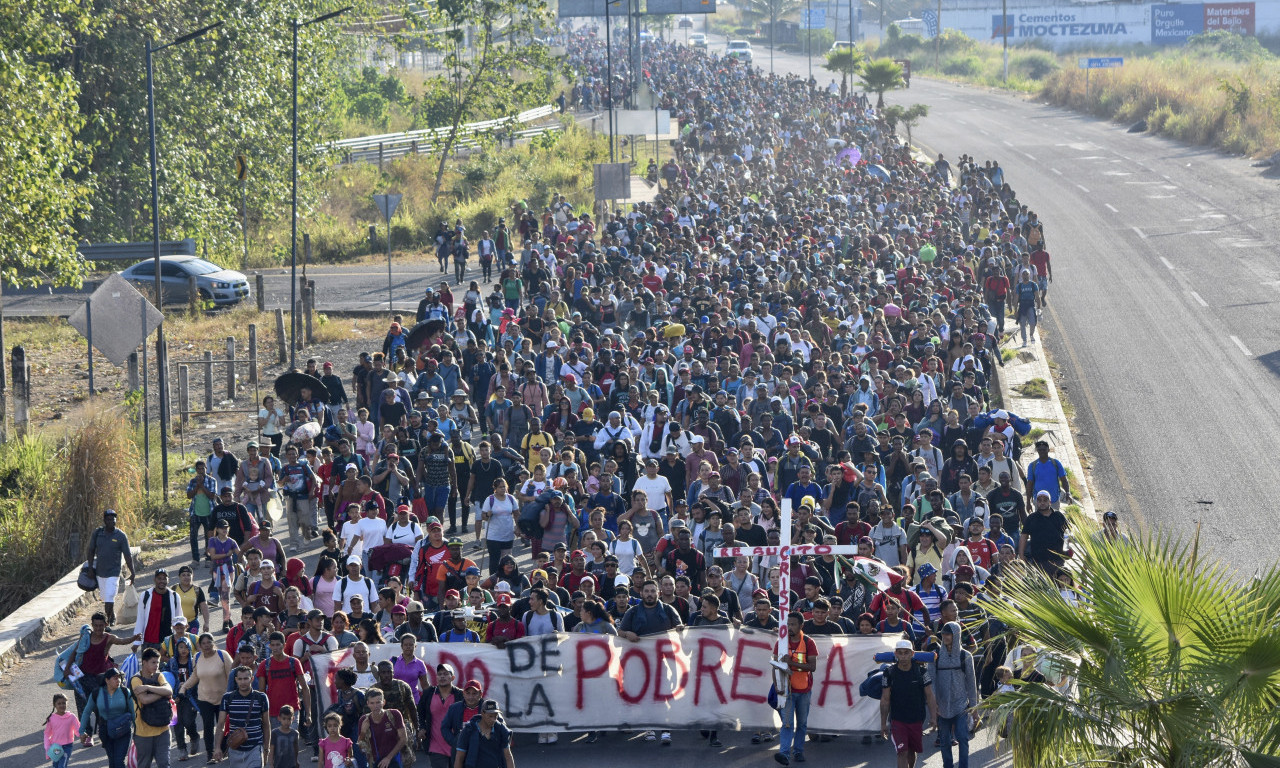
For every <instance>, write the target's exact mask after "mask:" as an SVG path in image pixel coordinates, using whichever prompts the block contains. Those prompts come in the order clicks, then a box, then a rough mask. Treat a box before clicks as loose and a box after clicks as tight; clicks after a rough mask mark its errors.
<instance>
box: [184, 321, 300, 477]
mask: <svg viewBox="0 0 1280 768" xmlns="http://www.w3.org/2000/svg"><path fill="white" fill-rule="evenodd" d="M276 317H277V320H278V322H277V326H279V325H282V324H283V317H284V313H283V311H282V310H276ZM277 331H279V328H278V327H277ZM236 349H237V342H236V337H235V336H228V337H227V341H226V356H225V357H219V358H217V359H215V358H214V356H213V352H211V351H209V350H206V351H205V353H204V356H203V357H201V358H190V359H185V360H182V359H170V360H169V365H170V366H171V371H170V381H173V380H174V378H173V373H174V372H175V371H176V373H177V376H176V380H177V382H178V424H177V426H178V428H177V429H176V430H175V431H176V432H177V433H178V435H179V439H180V440H181V446H182V452H183V453H184V454H185V453H186V450H187V424H188V422H189V420H190V418H191V417H192V416H220V415H223V414H235V413H249V414H253V415H254V416H257V414H258V403H260V402H261V401H262V392H261V388H260V387H261V383H262V381H261V379H262V377H261V375H260V374H261V369H260V367H259V365H258V326H257V324H256V323H250V324H249V348H248V356H247V357H236ZM239 365H247V366H248V377H247V379H248V385H249V386H250V387H252V389H253V401H252V402H251V404H250V407H249V408H216V407H215V406H216V405H221V404H226V403H231V404H232V405H234V404H235V401H236V399H237V398H238V397H239V396H240V395H241V391H240V386H239V379H238V377H237V366H239ZM215 366H216V367H218V368H221V367H223V366H225V370H226V374H225V378H223V380H222V386H223V388H224V389H223V392H224V393H225V395H226V397H225V398H224V399H223V400H222V401H220V402H218V403H215V399H214V392H215V389H217V387H218V381H217V378H216V376H215ZM193 368H194V369H195V370H197V371H199V372H202V373H203V375H204V403H203V404H204V407H203V408H196V407H194V402H193V400H192V396H191V372H192V369H193ZM244 394H248V393H247V391H246V392H245V393H244ZM258 437H259V438H261V437H262V434H261V432H259V434H258Z"/></svg>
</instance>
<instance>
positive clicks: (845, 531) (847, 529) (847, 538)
mask: <svg viewBox="0 0 1280 768" xmlns="http://www.w3.org/2000/svg"><path fill="white" fill-rule="evenodd" d="M870 535H871V526H870V525H868V524H867V523H865V522H863V521H861V520H858V521H849V520H845V521H844V522H842V523H837V524H836V543H837V544H839V545H840V546H842V547H847V546H849V545H850V544H852V543H854V542H856V541H857V540H858V539H860V538H862V537H863V536H870Z"/></svg>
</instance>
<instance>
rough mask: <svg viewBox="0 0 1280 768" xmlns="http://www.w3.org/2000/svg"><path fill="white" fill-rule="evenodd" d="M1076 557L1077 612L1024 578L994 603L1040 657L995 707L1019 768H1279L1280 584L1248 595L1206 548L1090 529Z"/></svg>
mask: <svg viewBox="0 0 1280 768" xmlns="http://www.w3.org/2000/svg"><path fill="white" fill-rule="evenodd" d="M1197 544H1198V542H1197ZM1072 547H1073V548H1074V549H1075V550H1076V553H1077V554H1078V555H1080V556H1079V557H1078V558H1075V559H1074V560H1073V561H1071V562H1070V563H1069V564H1068V565H1067V567H1066V573H1068V574H1070V576H1071V577H1072V579H1073V581H1074V593H1075V594H1074V596H1073V597H1074V599H1072V600H1068V599H1067V598H1066V597H1064V595H1063V592H1062V590H1061V586H1060V584H1058V583H1055V582H1054V581H1053V580H1051V579H1050V578H1049V577H1048V576H1046V575H1045V574H1044V573H1043V572H1041V571H1039V570H1033V569H1021V570H1018V571H1015V572H1014V573H1013V574H1010V575H1009V576H1008V577H1007V579H1006V581H1005V583H1004V585H1003V594H1002V595H1000V597H998V598H994V599H992V600H989V601H987V602H986V603H985V605H987V606H988V607H989V610H990V612H991V614H992V615H993V616H994V617H996V618H997V619H999V620H1000V621H1002V622H1004V623H1005V624H1007V625H1008V626H1009V629H1010V635H1009V636H1011V637H1015V638H1016V643H1017V646H1018V648H1020V649H1025V650H1026V651H1028V652H1029V653H1028V655H1023V656H1022V659H1023V660H1024V662H1023V664H1021V665H1020V666H1022V667H1023V669H1024V673H1023V675H1022V680H1021V681H1020V682H1019V683H1018V684H1017V685H1016V686H1015V687H1014V689H1013V690H1012V691H1009V692H1005V693H998V694H996V695H995V696H993V697H991V698H990V699H988V700H987V701H986V702H985V703H984V704H983V705H982V706H983V708H984V709H987V710H990V711H992V712H994V714H995V721H996V722H997V723H1001V724H1004V723H1006V718H1008V720H1007V724H1008V732H1007V736H1008V739H1009V740H1010V742H1011V743H1012V747H1013V765H1014V767H1015V768H1024V767H1030V766H1036V767H1037V768H1040V767H1042V766H1091V767H1092V766H1097V767H1098V768H1101V767H1102V766H1133V767H1134V768H1235V767H1236V766H1241V767H1242V766H1250V767H1251V768H1264V767H1265V768H1275V766H1277V765H1280V718H1277V717H1276V707H1277V702H1280V622H1278V621H1277V616H1280V571H1278V570H1277V569H1276V568H1275V567H1273V568H1272V569H1271V570H1269V571H1267V572H1266V573H1264V574H1262V575H1261V576H1258V577H1255V578H1254V579H1253V580H1252V581H1244V582H1242V581H1241V580H1239V579H1238V578H1237V576H1236V575H1235V574H1233V573H1231V572H1229V571H1228V570H1227V569H1226V568H1225V567H1224V566H1223V565H1222V564H1220V563H1217V562H1207V561H1205V560H1203V559H1201V558H1200V557H1199V556H1198V552H1197V550H1198V546H1197V545H1192V546H1191V547H1190V548H1188V547H1187V546H1185V545H1184V544H1181V543H1178V542H1175V541H1171V540H1169V539H1154V538H1144V539H1142V540H1138V541H1136V542H1134V543H1128V542H1125V541H1119V542H1111V541H1103V540H1101V539H1096V538H1094V536H1093V535H1091V534H1089V533H1087V532H1085V533H1083V534H1082V533H1081V525H1080V524H1079V523H1078V524H1077V525H1075V526H1073V542H1072ZM1007 637H1008V636H1007ZM1028 658H1030V659H1032V660H1031V661H1030V662H1029V663H1028V662H1026V660H1027V659H1028ZM1033 670H1034V672H1033ZM1001 727H1002V728H1003V725H1002V726H1001Z"/></svg>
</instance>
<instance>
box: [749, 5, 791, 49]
mask: <svg viewBox="0 0 1280 768" xmlns="http://www.w3.org/2000/svg"><path fill="white" fill-rule="evenodd" d="M803 7H804V0H746V3H745V4H743V5H741V6H740V8H741V10H742V17H743V18H744V19H747V20H749V21H751V23H752V24H753V25H755V26H759V25H760V24H762V23H764V22H766V21H767V22H769V30H770V31H769V43H770V45H772V44H773V36H774V30H775V29H776V27H777V24H778V20H779V19H782V18H785V17H787V16H788V15H790V14H793V13H795V12H796V11H798V10H800V9H801V8H803Z"/></svg>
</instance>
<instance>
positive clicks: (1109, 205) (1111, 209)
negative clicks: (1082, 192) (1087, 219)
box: [1103, 203, 1120, 213]
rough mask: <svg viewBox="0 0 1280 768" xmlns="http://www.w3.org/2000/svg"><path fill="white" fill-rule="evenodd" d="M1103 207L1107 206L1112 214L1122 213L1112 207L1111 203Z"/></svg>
mask: <svg viewBox="0 0 1280 768" xmlns="http://www.w3.org/2000/svg"><path fill="white" fill-rule="evenodd" d="M1103 205H1105V206H1107V210H1108V211H1111V212H1112V213H1119V212H1120V211H1119V210H1118V209H1117V208H1116V207H1115V206H1114V205H1112V204H1111V203H1103Z"/></svg>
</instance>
